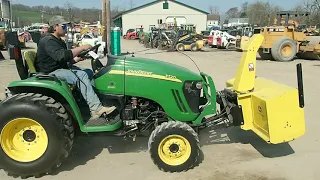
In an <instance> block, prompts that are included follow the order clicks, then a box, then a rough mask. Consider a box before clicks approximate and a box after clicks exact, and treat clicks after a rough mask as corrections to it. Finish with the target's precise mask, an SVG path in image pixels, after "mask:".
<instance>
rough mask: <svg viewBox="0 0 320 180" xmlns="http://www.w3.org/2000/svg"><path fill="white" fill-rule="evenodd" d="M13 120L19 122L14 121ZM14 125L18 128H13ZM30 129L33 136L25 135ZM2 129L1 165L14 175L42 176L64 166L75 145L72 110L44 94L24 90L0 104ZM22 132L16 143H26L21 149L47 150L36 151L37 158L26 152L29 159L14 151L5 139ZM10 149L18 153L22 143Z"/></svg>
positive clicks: (25, 176)
mask: <svg viewBox="0 0 320 180" xmlns="http://www.w3.org/2000/svg"><path fill="white" fill-rule="evenodd" d="M30 120H31V121H30ZM12 122H15V123H16V124H10V123H12ZM30 122H33V123H36V124H38V126H37V125H36V126H31V125H30V124H28V123H30ZM26 124H28V125H26ZM11 125H12V126H11ZM19 126H20V127H19ZM25 126H26V127H27V128H26V127H25ZM28 126H29V127H28ZM31 127H32V128H31ZM13 128H15V131H12V129H13ZM17 128H18V129H17ZM27 131H28V133H29V135H30V132H31V131H32V133H31V134H32V135H31V136H29V139H26V137H28V136H27V135H26V136H25V134H26V132H27ZM0 132H2V133H1V136H0V159H1V161H0V167H2V169H3V170H4V171H6V172H7V173H8V175H9V176H13V177H22V178H28V177H41V176H43V175H45V174H50V173H51V172H53V171H54V170H55V169H56V168H58V167H60V166H61V164H62V163H63V162H64V160H65V159H66V158H67V157H68V155H69V153H70V151H71V149H72V146H73V139H74V127H73V124H72V120H71V119H70V116H69V115H68V112H67V111H66V109H65V108H64V107H63V106H62V105H61V104H60V103H59V102H57V101H56V100H55V99H53V98H51V97H47V96H44V95H42V94H35V93H22V94H17V95H14V96H13V97H11V99H8V100H5V101H4V102H3V103H2V104H1V105H0ZM20 133H21V134H20ZM18 134H19V136H20V137H19V138H21V141H20V140H19V141H15V143H17V144H20V145H21V144H22V146H20V150H21V148H22V149H24V151H26V152H27V151H29V148H30V149H31V148H33V149H36V150H37V151H40V150H41V152H43V153H39V154H37V153H35V154H36V157H32V158H30V159H28V160H27V158H28V157H27V156H24V155H23V157H25V158H22V159H21V158H19V157H17V156H14V155H13V154H10V151H9V149H10V148H8V143H5V141H10V139H11V138H12V137H16V136H17V135H18ZM15 135H16V136H15ZM30 138H32V139H30ZM12 142H13V140H12ZM21 142H22V143H21ZM33 143H34V144H33ZM43 143H44V144H43ZM30 144H31V146H30ZM39 145H41V146H39ZM11 146H12V145H11ZM13 147H16V149H15V148H13ZM26 149H27V150H26ZM10 150H16V151H17V152H18V150H19V149H18V146H12V147H11V149H10ZM31 150H32V149H31ZM6 152H9V153H6ZM30 152H31V151H30ZM33 152H36V151H33Z"/></svg>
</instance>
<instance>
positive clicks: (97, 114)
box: [90, 106, 117, 120]
mask: <svg viewBox="0 0 320 180" xmlns="http://www.w3.org/2000/svg"><path fill="white" fill-rule="evenodd" d="M116 109H117V108H116V107H115V106H111V107H104V106H103V107H102V108H101V109H100V110H98V111H93V112H91V118H90V120H94V119H98V118H99V117H101V116H102V115H103V114H104V113H106V114H110V113H112V112H113V111H114V110H116Z"/></svg>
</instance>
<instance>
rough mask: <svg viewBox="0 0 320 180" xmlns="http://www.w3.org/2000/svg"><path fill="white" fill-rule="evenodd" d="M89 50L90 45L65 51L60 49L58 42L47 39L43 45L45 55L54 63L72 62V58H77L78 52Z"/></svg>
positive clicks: (62, 48)
mask: <svg viewBox="0 0 320 180" xmlns="http://www.w3.org/2000/svg"><path fill="white" fill-rule="evenodd" d="M89 48H91V46H90V45H85V46H81V47H77V48H75V49H72V50H68V49H65V48H64V47H62V46H61V45H60V44H59V43H58V42H56V41H54V40H52V39H49V40H48V41H47V42H46V43H45V50H46V52H47V54H48V55H49V56H50V57H52V58H53V59H54V60H55V61H59V62H61V61H67V62H73V58H75V57H77V56H78V55H79V54H80V52H82V51H84V50H87V49H89Z"/></svg>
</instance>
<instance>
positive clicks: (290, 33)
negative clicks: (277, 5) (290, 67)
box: [258, 11, 320, 62]
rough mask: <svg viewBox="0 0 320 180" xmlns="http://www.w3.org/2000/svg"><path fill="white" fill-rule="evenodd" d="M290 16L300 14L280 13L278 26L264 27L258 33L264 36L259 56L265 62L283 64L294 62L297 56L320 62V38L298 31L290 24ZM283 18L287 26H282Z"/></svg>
mask: <svg viewBox="0 0 320 180" xmlns="http://www.w3.org/2000/svg"><path fill="white" fill-rule="evenodd" d="M305 14H306V15H307V13H305ZM290 15H296V16H297V15H299V14H297V13H295V12H290V11H283V12H279V13H278V20H277V22H278V23H277V24H278V25H276V26H270V27H264V28H262V29H261V31H260V32H258V33H259V34H262V35H263V36H264V41H263V43H262V45H261V46H260V48H259V50H258V53H259V55H260V56H261V58H262V59H265V60H275V61H283V62H287V61H292V60H293V59H294V58H295V57H296V56H298V57H299V58H302V59H317V60H320V37H317V36H307V35H306V32H305V31H302V32H301V31H297V27H296V26H297V25H296V23H292V24H290V23H289V17H290ZM283 16H284V17H285V24H284V25H281V20H282V18H283Z"/></svg>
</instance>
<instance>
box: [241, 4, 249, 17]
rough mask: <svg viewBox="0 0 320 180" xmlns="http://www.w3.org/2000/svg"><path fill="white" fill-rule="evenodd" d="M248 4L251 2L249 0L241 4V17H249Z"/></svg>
mask: <svg viewBox="0 0 320 180" xmlns="http://www.w3.org/2000/svg"><path fill="white" fill-rule="evenodd" d="M248 6H249V3H248V2H245V3H243V4H242V5H241V14H240V18H245V17H247V16H248V15H247V11H248Z"/></svg>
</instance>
